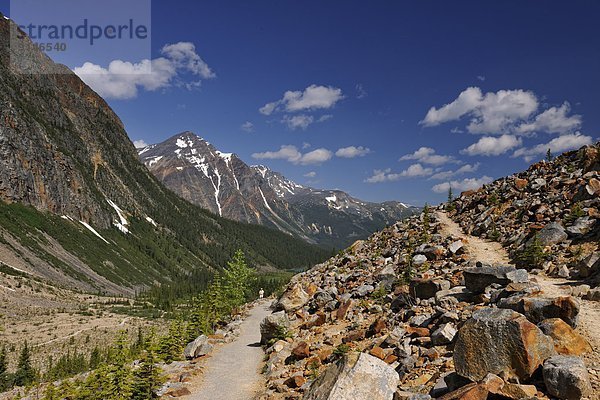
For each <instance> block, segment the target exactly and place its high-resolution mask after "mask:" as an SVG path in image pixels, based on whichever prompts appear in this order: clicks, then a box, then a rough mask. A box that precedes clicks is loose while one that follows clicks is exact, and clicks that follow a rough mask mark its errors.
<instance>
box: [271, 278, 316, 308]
mask: <svg viewBox="0 0 600 400" xmlns="http://www.w3.org/2000/svg"><path fill="white" fill-rule="evenodd" d="M309 300H310V295H309V294H308V293H307V292H306V291H305V290H304V288H303V287H302V285H301V284H299V283H296V284H293V285H292V286H291V287H289V288H288V289H287V290H286V291H285V292H284V293H283V294H282V295H281V297H280V298H279V299H278V300H277V302H276V303H275V309H276V310H278V311H280V310H283V311H286V312H293V311H296V310H299V309H301V308H302V307H304V305H305V304H306V303H308V301H309Z"/></svg>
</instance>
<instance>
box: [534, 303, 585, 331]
mask: <svg viewBox="0 0 600 400" xmlns="http://www.w3.org/2000/svg"><path fill="white" fill-rule="evenodd" d="M522 307H523V314H525V316H526V317H527V319H529V320H530V321H531V322H533V323H534V324H538V323H540V322H542V321H543V320H545V319H548V318H560V319H562V320H563V321H565V322H566V323H567V324H569V325H571V326H572V327H573V328H575V327H577V318H578V315H579V303H578V302H577V300H576V299H575V298H574V297H572V296H563V297H555V298H553V299H548V298H542V297H527V298H524V299H523V302H522Z"/></svg>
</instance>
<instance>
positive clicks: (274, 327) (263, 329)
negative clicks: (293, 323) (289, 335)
mask: <svg viewBox="0 0 600 400" xmlns="http://www.w3.org/2000/svg"><path fill="white" fill-rule="evenodd" d="M289 326H290V320H289V319H288V317H287V314H286V313H285V312H283V311H279V312H276V313H273V314H271V315H267V316H266V317H265V319H263V320H262V322H261V323H260V343H261V344H267V343H268V342H269V340H271V339H281V337H280V336H281V334H282V333H284V332H286V331H287V329H288V328H289Z"/></svg>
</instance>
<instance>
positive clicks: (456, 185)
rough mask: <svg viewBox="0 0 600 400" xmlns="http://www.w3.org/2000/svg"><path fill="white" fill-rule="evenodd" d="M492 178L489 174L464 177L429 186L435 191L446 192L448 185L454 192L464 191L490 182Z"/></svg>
mask: <svg viewBox="0 0 600 400" xmlns="http://www.w3.org/2000/svg"><path fill="white" fill-rule="evenodd" d="M492 180H493V179H492V178H490V177H489V176H482V177H481V178H465V179H463V180H460V181H451V182H444V183H439V184H437V185H435V186H434V187H432V188H431V190H433V191H434V192H436V193H446V192H447V191H448V189H449V188H450V187H452V190H454V191H456V192H464V191H465V190H475V189H479V188H480V187H481V186H483V185H485V184H487V183H490V182H492Z"/></svg>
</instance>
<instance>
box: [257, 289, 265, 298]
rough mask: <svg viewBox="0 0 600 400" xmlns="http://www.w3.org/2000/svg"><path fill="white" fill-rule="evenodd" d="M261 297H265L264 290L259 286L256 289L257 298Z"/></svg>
mask: <svg viewBox="0 0 600 400" xmlns="http://www.w3.org/2000/svg"><path fill="white" fill-rule="evenodd" d="M263 297H265V291H264V290H263V288H260V290H259V291H258V298H259V299H262V298H263Z"/></svg>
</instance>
